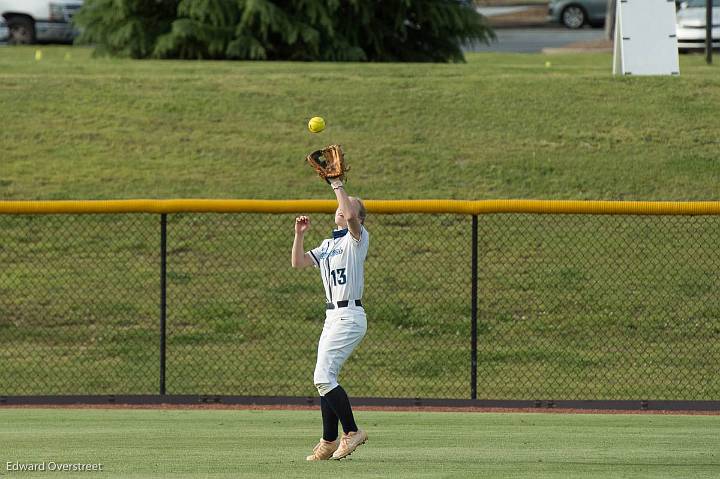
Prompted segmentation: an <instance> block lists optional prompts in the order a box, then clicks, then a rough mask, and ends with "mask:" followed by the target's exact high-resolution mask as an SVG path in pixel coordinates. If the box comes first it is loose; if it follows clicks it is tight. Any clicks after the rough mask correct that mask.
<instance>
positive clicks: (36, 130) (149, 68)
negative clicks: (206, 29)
mask: <svg viewBox="0 0 720 479" xmlns="http://www.w3.org/2000/svg"><path fill="white" fill-rule="evenodd" d="M43 52H44V55H43V58H42V60H41V61H36V60H35V56H34V55H35V50H34V49H32V48H2V49H0V82H2V85H3V87H2V88H1V89H0V104H2V105H3V110H4V112H5V114H4V120H3V125H2V128H1V129H0V142H1V144H2V147H3V155H2V167H1V169H0V198H1V199H59V198H82V199H90V198H136V197H153V198H175V197H218V198H325V197H327V196H328V192H327V190H326V188H325V187H324V185H323V184H321V183H320V182H318V181H313V178H312V174H311V173H310V170H309V169H308V168H307V167H305V166H304V165H303V162H302V159H303V157H304V155H305V154H306V152H308V151H309V150H311V149H314V148H317V147H320V146H322V145H325V144H329V143H335V142H337V143H341V144H343V145H344V146H345V149H346V152H347V155H348V159H349V161H350V163H351V165H352V167H353V169H354V171H353V173H352V176H351V181H352V191H353V192H354V193H357V194H359V195H361V196H363V197H366V198H387V199H389V198H460V199H483V198H548V199H549V198H573V199H584V198H587V199H642V200H653V199H657V200H660V199H662V200H688V199H715V198H717V195H718V190H717V184H718V180H720V173H719V171H720V170H718V168H716V167H715V166H716V165H715V162H716V161H717V150H718V144H719V143H718V142H720V140H718V139H719V138H720V124H719V123H718V122H717V112H718V111H719V110H720V88H719V87H720V75H718V74H717V67H708V66H706V65H705V64H704V63H703V60H702V58H701V57H700V56H684V57H682V63H681V76H680V77H679V78H613V77H612V76H611V74H610V72H611V57H610V56H609V55H591V54H588V55H566V56H551V57H545V56H539V55H515V54H511V55H507V54H506V55H500V54H497V55H495V54H470V55H468V63H467V64H461V65H425V64H402V65H401V64H371V65H368V64H334V63H327V64H318V63H263V62H257V63H253V62H224V63H223V62H172V61H165V62H159V61H138V62H132V61H126V60H110V59H91V58H90V51H89V50H84V49H77V48H63V47H47V48H43ZM67 55H69V56H70V57H67ZM546 60H550V61H551V62H552V66H551V67H550V68H547V67H546V66H545V62H546ZM313 115H321V116H323V117H325V119H326V120H327V123H328V125H329V126H328V129H327V130H326V131H325V132H324V133H322V134H320V135H312V134H310V133H309V132H308V131H307V129H306V127H305V124H306V122H307V119H308V118H309V117H310V116H313Z"/></svg>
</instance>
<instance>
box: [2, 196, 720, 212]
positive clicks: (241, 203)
mask: <svg viewBox="0 0 720 479" xmlns="http://www.w3.org/2000/svg"><path fill="white" fill-rule="evenodd" d="M365 206H366V208H367V210H368V213H375V214H397V213H450V214H463V215H483V214H493V213H536V214H607V215H718V214H720V201H565V200H478V201H463V200H366V201H365ZM336 207H337V202H336V201H333V200H223V199H176V200H150V199H148V200H107V201H105V200H89V201H65V200H64V201H0V214H79V213H91V214H92V213H94V214H101V213H158V214H160V213H183V212H187V213H332V212H334V211H335V208H336Z"/></svg>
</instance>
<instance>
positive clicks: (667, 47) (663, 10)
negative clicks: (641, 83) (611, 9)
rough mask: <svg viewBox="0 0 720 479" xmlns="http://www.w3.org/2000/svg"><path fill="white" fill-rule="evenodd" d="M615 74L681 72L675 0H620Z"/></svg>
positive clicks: (616, 32) (616, 18)
mask: <svg viewBox="0 0 720 479" xmlns="http://www.w3.org/2000/svg"><path fill="white" fill-rule="evenodd" d="M617 1H618V4H617V9H616V13H615V49H614V55H613V56H614V58H613V75H679V74H680V66H679V65H678V46H677V36H676V19H675V1H674V0H617Z"/></svg>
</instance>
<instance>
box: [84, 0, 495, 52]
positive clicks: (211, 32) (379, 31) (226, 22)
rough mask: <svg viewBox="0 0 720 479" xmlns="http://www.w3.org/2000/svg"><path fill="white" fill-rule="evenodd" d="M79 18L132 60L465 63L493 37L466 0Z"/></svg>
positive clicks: (304, 0) (169, 9) (94, 2)
mask: <svg viewBox="0 0 720 479" xmlns="http://www.w3.org/2000/svg"><path fill="white" fill-rule="evenodd" d="M173 3H174V8H173ZM141 4H143V5H146V7H145V8H146V9H147V11H141V10H142V8H143V7H142V5H141ZM147 5H150V6H152V7H154V8H150V7H148V6H147ZM120 6H122V8H121V7H120ZM145 13H147V14H149V15H150V17H149V18H146V17H145V16H144V14H145ZM78 21H79V24H80V26H81V27H82V28H84V29H85V33H83V35H82V37H81V41H90V42H92V43H95V44H96V45H98V51H99V53H109V54H113V55H125V56H131V57H133V58H145V57H148V56H154V57H157V58H187V59H192V58H198V59H199V58H211V59H226V58H227V59H249V60H262V59H268V60H307V61H309V60H324V61H414V62H428V61H433V62H444V61H463V60H464V57H463V52H462V45H463V44H464V43H469V42H477V41H489V40H490V39H492V38H494V34H493V33H492V30H491V29H490V28H489V27H488V25H487V23H486V21H485V19H484V17H483V16H482V15H480V14H478V13H477V11H476V10H475V8H474V6H473V4H472V2H468V1H458V0H325V1H323V0H176V1H175V2H171V1H169V0H168V1H160V0H155V1H152V2H147V1H146V2H142V1H135V2H133V1H131V0H87V2H86V4H85V7H83V10H82V11H81V14H79V15H78ZM138 30H142V32H140V31H138ZM135 35H138V38H136V37H135Z"/></svg>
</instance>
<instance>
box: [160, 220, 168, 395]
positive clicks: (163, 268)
mask: <svg viewBox="0 0 720 479" xmlns="http://www.w3.org/2000/svg"><path fill="white" fill-rule="evenodd" d="M166 272H167V214H165V213H163V214H161V215H160V395H161V396H162V395H164V394H165V316H166V313H167V284H166Z"/></svg>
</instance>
